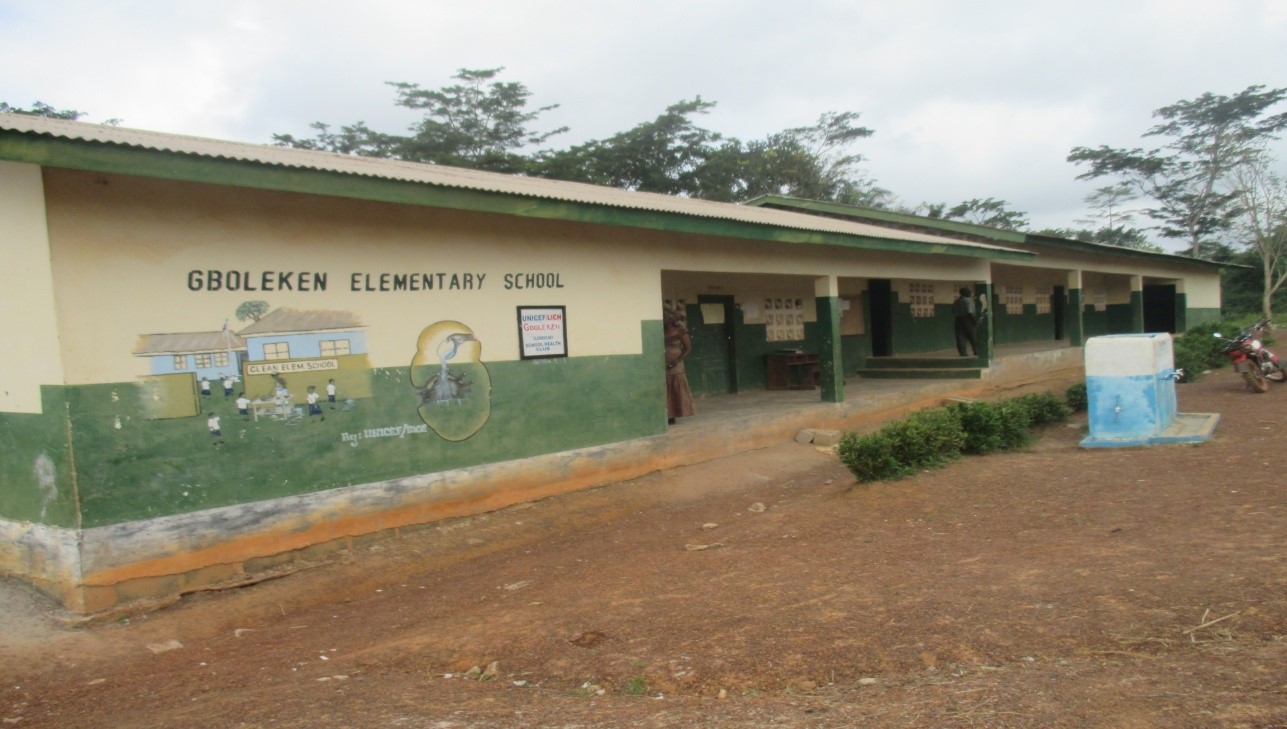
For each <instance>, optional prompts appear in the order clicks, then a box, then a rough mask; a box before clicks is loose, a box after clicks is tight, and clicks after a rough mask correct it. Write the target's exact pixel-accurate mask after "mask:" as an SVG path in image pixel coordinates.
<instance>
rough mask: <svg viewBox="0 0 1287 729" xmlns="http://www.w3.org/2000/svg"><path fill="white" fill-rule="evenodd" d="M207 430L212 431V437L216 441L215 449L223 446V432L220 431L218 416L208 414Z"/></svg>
mask: <svg viewBox="0 0 1287 729" xmlns="http://www.w3.org/2000/svg"><path fill="white" fill-rule="evenodd" d="M206 428H207V429H208V430H209V431H210V437H211V438H213V439H214V446H215V448H218V447H219V446H221V445H223V431H222V430H220V429H219V416H218V415H215V414H214V413H206Z"/></svg>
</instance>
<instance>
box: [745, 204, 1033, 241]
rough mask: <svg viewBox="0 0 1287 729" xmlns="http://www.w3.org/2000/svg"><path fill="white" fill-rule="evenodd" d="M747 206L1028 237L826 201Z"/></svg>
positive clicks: (997, 236) (1001, 237)
mask: <svg viewBox="0 0 1287 729" xmlns="http://www.w3.org/2000/svg"><path fill="white" fill-rule="evenodd" d="M745 204H746V205H751V206H753V207H776V208H783V209H788V210H803V211H807V212H813V213H823V214H825V215H834V216H839V217H843V218H850V219H856V220H878V221H880V222H883V223H896V224H899V225H915V226H919V227H923V228H931V229H934V230H941V231H944V232H947V233H956V234H959V235H972V236H976V237H979V238H987V239H989V240H994V241H997V242H1001V243H1023V242H1024V237H1025V234H1024V233H1020V232H1018V231H1014V230H1002V229H1001V228H989V227H988V226H986V225H975V224H974V223H965V222H961V221H959V220H944V219H942V218H927V217H925V216H923V215H908V214H907V213H896V212H893V211H892V210H881V209H880V208H868V207H862V206H859V205H846V204H844V203H836V202H826V201H823V200H806V199H804V198H798V197H790V196H787V195H760V196H759V197H756V198H753V199H751V200H748V201H746V203H745Z"/></svg>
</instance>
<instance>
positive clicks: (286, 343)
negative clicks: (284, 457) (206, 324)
mask: <svg viewBox="0 0 1287 729" xmlns="http://www.w3.org/2000/svg"><path fill="white" fill-rule="evenodd" d="M236 314H237V316H238V318H240V319H242V320H250V323H249V325H247V326H245V327H244V328H242V329H241V330H239V331H234V330H233V329H232V328H230V326H229V322H228V321H227V320H225V322H224V324H223V326H222V328H221V329H218V330H210V331H193V332H179V333H166V334H143V335H140V336H139V339H138V343H137V345H136V346H135V348H134V350H133V354H134V355H135V356H136V357H140V358H144V359H146V360H148V370H149V372H148V374H147V375H144V376H142V377H140V379H139V382H138V387H139V408H140V413H139V414H140V416H141V417H143V418H144V419H145V420H153V421H163V420H171V419H188V418H198V419H200V420H199V422H201V423H202V424H203V426H202V429H203V430H207V431H208V432H209V434H210V436H211V438H212V442H213V443H214V445H215V446H217V447H223V446H225V445H226V444H227V440H226V439H225V437H224V434H223V431H225V430H227V429H228V428H229V427H230V426H231V425H232V424H233V423H236V422H239V421H240V422H243V423H247V424H252V425H253V427H254V428H258V427H259V426H260V424H261V423H262V424H265V425H271V424H274V423H280V424H284V425H295V424H298V423H302V422H307V421H313V422H318V423H321V422H325V421H326V418H327V415H328V414H331V415H334V414H344V413H354V412H355V411H356V410H358V409H359V408H360V407H361V403H362V402H364V401H366V400H368V399H370V398H373V397H375V395H374V393H373V391H374V389H375V388H376V387H377V384H376V383H375V382H374V381H373V380H374V374H373V373H374V372H375V371H374V369H373V368H372V366H371V362H370V358H369V354H370V353H369V352H368V351H367V348H366V332H365V330H366V326H365V325H364V324H363V323H362V321H361V320H360V318H359V317H358V316H357V315H356V314H353V313H351V312H347V311H323V310H298V309H289V308H280V309H271V308H270V307H269V306H268V304H267V302H262V301H248V302H245V303H243V304H242V305H241V306H240V307H238V309H237V312H236ZM481 354H482V342H480V341H479V340H478V338H477V337H475V336H474V333H473V330H472V329H470V328H469V327H468V326H466V325H464V324H462V323H460V322H456V321H439V322H436V323H434V324H431V325H429V326H428V327H425V328H424V330H422V331H421V333H420V336H419V337H418V339H417V342H416V352H415V354H414V355H413V357H412V361H411V366H410V368H409V375H410V380H411V385H412V387H413V391H412V397H411V398H410V399H407V400H404V402H407V407H408V410H410V409H411V408H414V409H415V410H416V412H417V413H418V414H419V416H420V420H421V421H423V424H422V425H421V424H408V423H406V422H399V423H398V424H397V425H392V426H389V427H383V426H380V427H365V425H363V426H362V428H361V429H360V430H357V431H356V432H340V433H339V438H340V441H341V442H343V443H347V444H349V445H352V446H355V447H356V446H357V444H358V442H359V441H362V440H365V439H368V438H385V437H391V436H396V437H399V438H401V437H405V436H408V435H416V434H423V433H428V432H429V431H430V430H432V431H433V432H434V433H436V434H438V435H439V436H441V437H442V438H443V439H445V440H448V441H462V440H465V439H467V438H469V437H470V436H472V435H474V434H475V433H477V432H478V431H479V430H480V429H481V428H482V427H483V425H484V424H485V423H486V422H487V420H488V418H489V417H490V415H491V389H492V388H491V376H490V374H489V373H488V371H487V367H486V366H485V365H484V364H483V363H482V359H481ZM405 376H406V375H403V377H405ZM382 377H383V376H382ZM402 382H404V383H405V382H406V380H402ZM404 387H405V385H404ZM385 389H387V387H386V388H385ZM387 400H388V398H387V397H386V398H384V400H382V401H381V402H383V403H384V404H375V405H374V407H376V408H377V410H379V409H383V411H384V412H386V413H388V412H389V408H388V403H387ZM390 414H393V413H390ZM359 415H360V414H359ZM372 415H375V416H376V417H379V416H378V415H376V414H375V413H366V414H365V415H363V417H359V418H357V420H358V422H362V423H364V424H365V423H367V422H369V419H370V417H371V416H372ZM393 417H394V418H397V417H398V416H397V415H396V414H393ZM332 422H335V421H332ZM339 422H340V423H341V424H340V425H339V426H338V427H340V428H343V427H344V421H339ZM350 422H352V421H350ZM118 423H119V416H118ZM328 424H329V423H328ZM116 427H117V429H118V430H119V429H120V427H121V426H120V425H119V424H118V425H117V426H116ZM246 427H251V425H247V426H240V431H239V432H240V433H241V438H243V439H244V438H245V434H246V432H247V431H246V430H245V428H246Z"/></svg>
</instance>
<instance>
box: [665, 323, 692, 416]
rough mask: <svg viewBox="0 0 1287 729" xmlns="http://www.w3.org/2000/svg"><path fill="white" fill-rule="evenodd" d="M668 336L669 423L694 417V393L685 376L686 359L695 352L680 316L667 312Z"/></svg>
mask: <svg viewBox="0 0 1287 729" xmlns="http://www.w3.org/2000/svg"><path fill="white" fill-rule="evenodd" d="M663 321H664V322H665V335H666V415H667V422H669V423H670V424H672V425H673V424H674V423H675V418H682V417H685V416H688V415H693V414H694V413H695V412H696V410H694V409H693V393H692V391H691V390H689V389H688V375H686V374H684V359H685V358H687V357H688V354H689V353H690V352H692V351H693V343H692V340H691V339H689V337H688V328H687V327H685V326H684V322H683V320H682V319H680V318H679V315H678V314H677V313H676V312H674V311H670V310H667V311H666V313H665V315H664V316H663Z"/></svg>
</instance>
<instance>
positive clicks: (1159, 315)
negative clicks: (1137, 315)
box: [1143, 284, 1175, 334]
mask: <svg viewBox="0 0 1287 729" xmlns="http://www.w3.org/2000/svg"><path fill="white" fill-rule="evenodd" d="M1143 303H1144V331H1146V332H1169V333H1171V334H1174V333H1175V285H1174V284H1153V285H1150V284H1145V285H1144V294H1143Z"/></svg>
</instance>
